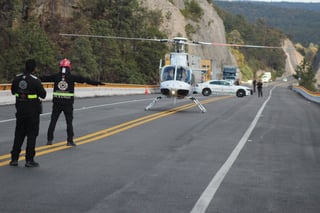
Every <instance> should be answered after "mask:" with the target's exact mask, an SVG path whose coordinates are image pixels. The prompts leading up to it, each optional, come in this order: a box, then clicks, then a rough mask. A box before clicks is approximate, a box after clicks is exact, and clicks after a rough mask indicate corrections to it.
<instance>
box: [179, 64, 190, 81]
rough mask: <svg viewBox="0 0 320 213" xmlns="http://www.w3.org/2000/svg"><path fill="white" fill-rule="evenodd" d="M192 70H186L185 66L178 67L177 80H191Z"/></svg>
mask: <svg viewBox="0 0 320 213" xmlns="http://www.w3.org/2000/svg"><path fill="white" fill-rule="evenodd" d="M189 73H190V70H186V69H185V68H184V67H179V68H178V69H177V80H178V81H184V82H190V79H189V78H190V77H189V76H190V75H189Z"/></svg>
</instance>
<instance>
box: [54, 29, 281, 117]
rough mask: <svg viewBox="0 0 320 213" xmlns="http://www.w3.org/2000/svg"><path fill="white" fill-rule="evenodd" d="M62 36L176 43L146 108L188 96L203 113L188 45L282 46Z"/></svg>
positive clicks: (99, 36)
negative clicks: (189, 57) (195, 92)
mask: <svg viewBox="0 0 320 213" xmlns="http://www.w3.org/2000/svg"><path fill="white" fill-rule="evenodd" d="M59 35H60V36H69V37H89V38H105V39H120V40H121V39H122V40H136V41H155V42H167V43H173V44H174V49H175V50H174V52H171V53H170V64H169V65H165V66H162V64H161V62H160V66H159V70H160V93H161V95H160V96H157V97H156V98H155V99H154V100H153V101H152V102H151V103H150V104H148V105H147V106H146V107H145V110H146V111H148V110H150V109H151V108H152V107H153V106H154V105H155V104H156V103H157V102H158V101H159V100H161V99H162V97H163V96H165V97H167V98H173V104H176V100H177V99H185V98H188V99H190V100H191V101H193V102H194V103H195V104H196V105H197V106H198V108H199V109H200V110H201V112H202V113H205V112H206V111H207V110H206V108H205V107H204V106H203V105H202V104H201V103H200V101H199V100H198V99H197V98H195V97H194V96H192V94H193V86H192V69H191V68H190V67H189V66H188V64H189V62H188V54H187V53H186V52H185V46H186V45H194V46H198V45H212V46H228V47H249V48H282V47H275V46H259V45H244V44H228V43H212V42H202V41H189V40H188V39H187V38H184V37H174V38H173V39H157V38H130V37H117V36H102V35H86V34H66V33H60V34H59Z"/></svg>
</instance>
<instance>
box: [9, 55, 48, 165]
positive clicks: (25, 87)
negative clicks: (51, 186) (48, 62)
mask: <svg viewBox="0 0 320 213" xmlns="http://www.w3.org/2000/svg"><path fill="white" fill-rule="evenodd" d="M35 68H36V61H35V60H33V59H30V60H27V61H26V67H25V71H24V72H23V73H21V74H18V75H17V76H16V77H15V78H14V80H13V82H12V85H11V93H12V95H15V96H16V104H15V106H16V110H17V112H16V128H15V134H14V142H13V147H12V151H11V161H10V163H9V165H10V166H18V160H19V155H20V152H21V146H22V144H23V141H24V139H25V137H27V146H26V155H25V158H26V164H25V166H26V167H38V166H39V163H37V162H35V161H34V156H35V153H36V152H35V146H36V138H37V136H38V134H39V123H40V114H41V111H42V107H41V101H40V99H39V98H45V97H46V95H47V92H46V90H45V89H44V88H43V86H42V84H41V81H40V80H39V79H38V78H37V77H36V76H34V75H32V72H33V71H34V70H35Z"/></svg>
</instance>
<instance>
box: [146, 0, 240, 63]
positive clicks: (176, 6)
mask: <svg viewBox="0 0 320 213" xmlns="http://www.w3.org/2000/svg"><path fill="white" fill-rule="evenodd" d="M140 2H141V4H142V5H143V6H144V7H147V8H149V9H152V10H161V12H162V16H163V23H162V26H160V29H162V30H163V31H164V32H165V33H166V34H167V36H168V38H172V37H175V36H178V35H180V36H183V37H187V35H186V32H185V26H186V25H187V24H191V25H192V26H193V28H194V29H196V33H194V34H192V35H191V38H188V39H191V40H195V41H206V42H216V43H226V39H225V37H226V36H225V29H224V25H223V22H222V20H221V18H220V17H219V16H218V14H217V12H216V11H215V10H214V8H213V6H212V5H211V4H209V3H208V1H207V0H198V1H197V2H198V4H199V5H200V7H201V8H202V10H203V11H204V15H203V17H202V18H201V20H200V21H199V22H194V21H192V20H190V19H186V18H185V17H184V16H183V15H182V13H181V12H180V9H184V8H185V4H184V2H185V1H184V0H171V1H169V0H140ZM171 2H172V3H171ZM188 52H189V53H190V54H194V55H198V56H201V57H202V58H205V59H213V60H214V62H215V68H216V69H220V68H221V66H222V65H223V64H236V61H235V59H234V57H233V56H232V55H231V53H230V52H229V50H228V48H227V47H222V46H219V47H217V46H206V45H204V46H203V45H201V46H190V47H189V48H188Z"/></svg>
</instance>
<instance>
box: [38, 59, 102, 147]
mask: <svg viewBox="0 0 320 213" xmlns="http://www.w3.org/2000/svg"><path fill="white" fill-rule="evenodd" d="M40 79H41V80H42V81H43V82H54V88H53V100H52V101H53V105H52V113H51V120H50V124H49V128H48V132H47V140H48V141H47V145H52V141H53V138H54V136H53V134H54V129H55V127H56V123H57V121H58V118H59V116H60V114H61V112H63V113H64V116H65V119H66V123H67V146H76V144H75V143H74V141H73V136H74V132H73V124H72V121H73V103H74V84H75V82H77V83H87V84H91V85H96V86H97V85H104V84H103V83H101V82H98V81H93V80H90V79H88V78H84V77H82V76H80V75H73V74H71V63H70V61H69V60H68V59H63V60H61V61H60V71H59V73H56V74H53V75H49V76H42V77H40Z"/></svg>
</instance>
